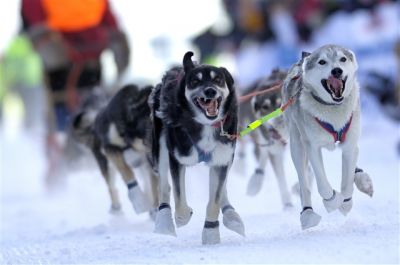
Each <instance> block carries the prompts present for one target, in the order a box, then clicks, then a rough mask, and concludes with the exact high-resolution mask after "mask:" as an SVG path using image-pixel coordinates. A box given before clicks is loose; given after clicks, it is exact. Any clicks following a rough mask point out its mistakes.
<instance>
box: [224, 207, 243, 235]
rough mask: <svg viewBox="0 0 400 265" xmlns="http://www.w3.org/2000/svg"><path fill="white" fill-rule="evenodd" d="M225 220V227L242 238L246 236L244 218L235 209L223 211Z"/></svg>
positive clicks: (230, 208)
mask: <svg viewBox="0 0 400 265" xmlns="http://www.w3.org/2000/svg"><path fill="white" fill-rule="evenodd" d="M222 214H223V218H222V222H223V224H224V226H225V227H226V228H228V229H230V230H232V231H234V232H236V233H238V234H239V235H241V236H245V232H244V231H245V229H244V224H243V221H242V218H240V216H239V214H238V213H237V212H236V211H235V209H233V208H232V207H229V208H228V209H226V210H224V209H223V210H222Z"/></svg>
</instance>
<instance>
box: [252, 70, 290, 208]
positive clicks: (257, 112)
mask: <svg viewBox="0 0 400 265" xmlns="http://www.w3.org/2000/svg"><path fill="white" fill-rule="evenodd" d="M285 77H286V72H285V71H279V70H278V69H275V70H273V71H272V73H271V75H269V76H268V77H267V78H265V79H264V80H262V81H261V82H260V83H259V84H258V86H257V88H256V89H254V91H260V90H264V89H268V88H270V87H272V86H273V85H275V84H277V83H278V82H281V81H283V80H284V78H285ZM254 91H248V92H254ZM281 104H282V96H281V91H280V90H278V91H275V92H271V93H267V94H261V95H257V96H255V97H253V98H252V100H251V109H252V113H253V115H252V116H253V118H252V120H255V119H259V118H261V117H263V116H265V115H267V114H269V113H271V112H272V111H274V110H276V109H277V108H279V107H280V106H281ZM253 133H254V134H256V135H255V137H253V138H254V144H255V145H256V148H257V149H258V154H256V159H257V168H256V169H255V172H254V174H253V175H252V176H251V178H250V180H249V183H248V186H247V194H248V195H250V196H254V195H256V194H257V193H258V192H259V191H260V190H261V187H262V183H263V180H264V169H265V166H266V163H267V161H268V158H269V160H270V161H271V165H272V168H273V170H274V172H275V175H276V178H277V180H278V186H279V191H280V193H281V200H282V203H283V205H284V207H285V208H287V207H292V206H293V204H292V201H291V198H290V193H289V189H288V186H287V182H286V176H285V171H284V167H283V162H284V159H283V156H284V151H285V148H286V145H287V141H288V134H287V131H286V127H285V124H284V120H283V117H282V116H278V117H276V118H274V119H272V120H271V121H269V122H266V123H264V124H263V125H262V126H260V127H259V128H258V129H257V130H255V131H254V132H253Z"/></svg>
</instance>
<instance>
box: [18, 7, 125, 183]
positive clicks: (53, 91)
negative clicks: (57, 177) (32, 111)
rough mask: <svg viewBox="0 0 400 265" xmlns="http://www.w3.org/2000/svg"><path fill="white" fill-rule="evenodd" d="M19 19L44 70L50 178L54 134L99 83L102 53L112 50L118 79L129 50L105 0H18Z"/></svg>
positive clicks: (56, 152)
mask: <svg viewBox="0 0 400 265" xmlns="http://www.w3.org/2000/svg"><path fill="white" fill-rule="evenodd" d="M21 16H22V21H23V30H24V31H26V32H27V33H28V35H29V36H30V38H31V39H32V42H33V44H34V46H35V48H36V50H37V51H38V53H39V54H40V57H41V59H42V62H43V66H44V72H45V79H46V85H47V88H48V96H49V97H48V98H49V103H50V104H49V105H50V108H49V110H50V111H49V115H48V130H49V134H48V139H47V143H48V147H49V150H48V151H49V158H50V163H49V166H50V169H49V173H48V175H49V177H51V176H52V175H54V174H55V171H56V169H57V164H58V162H59V160H60V158H59V157H60V153H61V151H62V146H61V145H60V143H59V141H57V139H56V138H55V136H56V132H63V131H65V129H66V128H67V126H68V122H69V117H70V116H71V114H72V113H73V112H74V111H75V110H76V109H77V107H78V105H79V101H80V98H81V97H82V95H83V94H85V93H88V92H89V91H90V90H92V89H93V88H94V87H96V86H99V85H100V82H101V77H102V69H101V65H100V55H101V53H102V52H103V51H104V50H105V49H107V48H109V49H111V50H112V51H113V53H114V59H115V61H116V65H117V70H118V74H119V75H121V74H122V73H123V71H124V70H125V69H126V67H127V65H128V63H129V61H128V60H129V48H128V43H127V39H126V36H125V34H124V33H123V32H122V31H121V30H120V28H119V27H118V24H117V21H116V19H115V17H114V14H113V12H112V10H111V8H110V5H109V3H108V1H107V0H68V1H64V0H22V5H21Z"/></svg>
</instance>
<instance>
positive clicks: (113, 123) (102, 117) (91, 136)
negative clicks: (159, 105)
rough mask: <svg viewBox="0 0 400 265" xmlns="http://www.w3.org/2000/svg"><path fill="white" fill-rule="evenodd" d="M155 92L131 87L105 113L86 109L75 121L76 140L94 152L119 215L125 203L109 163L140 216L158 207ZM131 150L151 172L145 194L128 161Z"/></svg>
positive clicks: (121, 92) (122, 91)
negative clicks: (153, 150)
mask: <svg viewBox="0 0 400 265" xmlns="http://www.w3.org/2000/svg"><path fill="white" fill-rule="evenodd" d="M151 91H152V87H146V88H143V89H141V90H139V88H138V87H137V86H135V85H127V86H125V87H123V88H122V89H121V90H119V91H118V92H117V94H115V96H114V97H113V98H112V99H111V100H110V102H109V103H108V104H107V105H106V106H105V107H104V108H103V109H102V110H100V111H98V110H97V109H96V108H95V109H92V108H85V109H83V110H82V111H80V112H79V113H78V115H76V117H75V118H74V120H73V132H74V135H75V139H77V140H78V141H79V142H80V143H83V144H85V145H86V146H87V147H89V148H90V150H91V151H92V153H93V155H94V157H95V159H96V161H97V163H98V165H99V167H100V171H101V173H102V175H103V177H104V179H105V181H106V183H107V186H108V191H109V193H110V197H111V211H112V212H114V211H119V210H120V209H121V203H120V201H119V197H118V192H117V190H116V187H115V184H114V178H113V176H112V174H111V172H110V170H109V165H108V163H109V161H111V162H112V163H113V164H114V165H115V167H116V168H117V170H118V171H119V172H120V173H121V175H122V177H123V179H124V181H125V183H126V185H127V187H128V196H129V199H130V201H131V203H132V205H133V208H134V210H135V211H136V213H142V212H145V211H148V210H150V209H151V207H153V208H154V207H156V205H157V204H158V200H157V195H158V194H157V187H158V180H157V177H156V175H155V172H153V170H152V166H151V163H150V162H151V161H150V160H149V159H150V158H151V156H150V150H151V148H150V142H151V139H149V138H148V135H151V121H150V108H149V105H148V103H147V101H148V97H149V95H150V93H151ZM96 110H97V111H96ZM127 149H131V150H133V151H134V152H136V153H137V154H138V156H139V158H140V159H139V164H142V165H143V166H144V167H145V169H146V170H147V172H146V173H147V175H148V176H146V178H145V183H146V184H147V185H146V188H147V191H146V192H145V194H143V192H142V191H141V189H140V187H139V185H138V182H137V180H136V177H135V174H134V172H133V171H132V169H131V167H130V166H129V165H128V163H127V161H126V159H125V157H124V151H125V150H127Z"/></svg>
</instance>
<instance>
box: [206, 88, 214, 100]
mask: <svg viewBox="0 0 400 265" xmlns="http://www.w3.org/2000/svg"><path fill="white" fill-rule="evenodd" d="M204 95H205V96H206V97H208V98H214V97H215V96H216V95H217V91H216V90H215V89H214V88H212V87H209V88H207V89H206V90H205V91H204Z"/></svg>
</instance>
